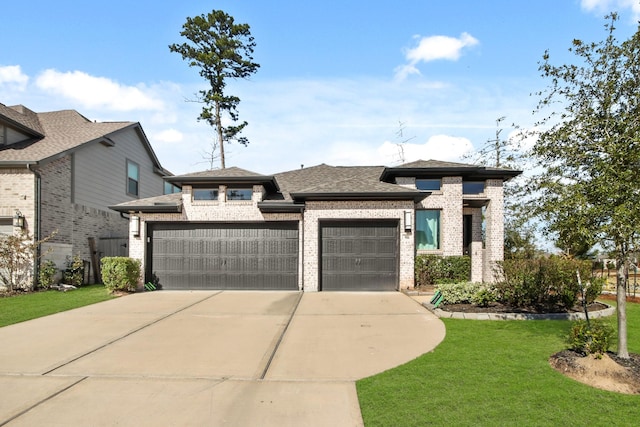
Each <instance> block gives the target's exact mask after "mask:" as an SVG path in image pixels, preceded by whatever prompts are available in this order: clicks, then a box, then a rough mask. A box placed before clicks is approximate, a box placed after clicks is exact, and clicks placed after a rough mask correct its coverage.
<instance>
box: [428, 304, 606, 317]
mask: <svg viewBox="0 0 640 427" xmlns="http://www.w3.org/2000/svg"><path fill="white" fill-rule="evenodd" d="M438 308H439V309H441V310H443V311H448V312H453V313H520V314H550V313H582V312H583V311H584V309H583V307H582V306H581V305H580V306H574V307H573V308H572V309H570V310H566V309H564V308H562V307H559V306H556V307H513V306H510V305H507V304H502V303H499V302H494V303H490V304H488V305H487V306H485V307H481V306H478V305H476V304H470V303H468V304H443V305H440V306H438ZM607 308H609V306H608V305H606V304H603V303H599V302H594V303H591V304H589V305H588V306H587V310H588V311H589V312H592V311H600V310H605V309H607Z"/></svg>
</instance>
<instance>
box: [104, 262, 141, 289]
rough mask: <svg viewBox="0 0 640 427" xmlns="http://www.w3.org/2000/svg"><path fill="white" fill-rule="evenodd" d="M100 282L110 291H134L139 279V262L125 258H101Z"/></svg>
mask: <svg viewBox="0 0 640 427" xmlns="http://www.w3.org/2000/svg"><path fill="white" fill-rule="evenodd" d="M101 263H102V282H103V283H104V285H105V287H106V288H107V289H108V290H109V291H110V292H114V291H135V290H136V286H137V284H138V278H139V277H140V261H139V260H137V259H132V258H127V257H105V258H102V261H101Z"/></svg>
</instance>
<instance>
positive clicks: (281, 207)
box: [258, 202, 305, 213]
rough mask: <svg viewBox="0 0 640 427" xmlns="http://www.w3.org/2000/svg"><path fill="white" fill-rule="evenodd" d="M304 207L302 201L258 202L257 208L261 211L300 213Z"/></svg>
mask: <svg viewBox="0 0 640 427" xmlns="http://www.w3.org/2000/svg"><path fill="white" fill-rule="evenodd" d="M304 208H305V205H304V203H295V202H286V203H283V202H271V203H270V202H258V209H260V212H263V213H302V212H303V211H304Z"/></svg>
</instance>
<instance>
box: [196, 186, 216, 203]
mask: <svg viewBox="0 0 640 427" xmlns="http://www.w3.org/2000/svg"><path fill="white" fill-rule="evenodd" d="M214 194H215V195H214ZM206 195H210V197H206ZM191 199H192V200H193V201H194V202H217V201H218V200H219V199H220V187H196V188H193V189H192V190H191Z"/></svg>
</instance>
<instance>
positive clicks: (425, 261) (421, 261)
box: [415, 255, 471, 286]
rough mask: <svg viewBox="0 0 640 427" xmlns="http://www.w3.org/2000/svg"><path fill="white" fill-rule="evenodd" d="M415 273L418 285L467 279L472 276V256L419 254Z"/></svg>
mask: <svg viewBox="0 0 640 427" xmlns="http://www.w3.org/2000/svg"><path fill="white" fill-rule="evenodd" d="M415 275H416V285H418V286H424V285H435V284H440V283H457V282H463V281H467V280H469V278H470V276H471V258H470V257H468V256H449V257H442V256H440V255H418V256H417V257H416V260H415Z"/></svg>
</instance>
